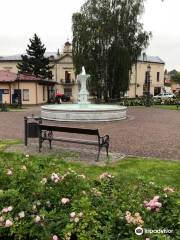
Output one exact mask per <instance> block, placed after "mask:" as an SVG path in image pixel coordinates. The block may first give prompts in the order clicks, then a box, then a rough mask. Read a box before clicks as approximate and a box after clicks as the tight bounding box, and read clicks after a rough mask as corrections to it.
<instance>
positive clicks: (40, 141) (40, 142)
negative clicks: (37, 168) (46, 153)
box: [39, 137, 42, 152]
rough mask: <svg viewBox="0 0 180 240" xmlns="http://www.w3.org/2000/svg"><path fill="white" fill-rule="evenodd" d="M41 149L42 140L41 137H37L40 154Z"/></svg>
mask: <svg viewBox="0 0 180 240" xmlns="http://www.w3.org/2000/svg"><path fill="white" fill-rule="evenodd" d="M41 148H42V139H41V137H39V152H41Z"/></svg>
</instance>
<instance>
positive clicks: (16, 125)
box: [0, 107, 180, 160]
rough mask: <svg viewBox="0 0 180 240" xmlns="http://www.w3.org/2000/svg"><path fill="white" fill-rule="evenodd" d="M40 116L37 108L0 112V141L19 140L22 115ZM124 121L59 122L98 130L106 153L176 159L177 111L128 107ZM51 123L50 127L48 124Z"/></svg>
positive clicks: (179, 138) (179, 147) (179, 154)
mask: <svg viewBox="0 0 180 240" xmlns="http://www.w3.org/2000/svg"><path fill="white" fill-rule="evenodd" d="M30 114H37V115H39V114H40V107H33V108H28V109H26V110H24V111H22V112H7V113H1V112H0V139H23V134H24V122H23V121H24V116H27V115H30ZM128 116H129V118H128V120H123V121H118V122H106V123H82V124H80V123H63V124H62V123H60V124H61V125H68V126H81V127H93V128H99V129H100V132H101V133H102V134H109V135H110V151H111V152H118V153H123V154H126V155H136V156H149V157H158V158H162V159H178V160H179V159H180V111H176V110H174V111H173V110H164V109H158V108H153V107H152V108H145V107H130V108H129V109H128ZM51 124H54V123H53V122H51Z"/></svg>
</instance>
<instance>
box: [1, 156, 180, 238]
mask: <svg viewBox="0 0 180 240" xmlns="http://www.w3.org/2000/svg"><path fill="white" fill-rule="evenodd" d="M72 166H75V165H72ZM0 167H1V168H0V169H1V171H0V186H1V190H0V211H1V213H0V226H1V227H0V239H2V240H3V239H4V240H5V239H6V240H7V239H12V240H13V239H33V240H35V239H42V240H46V239H47V240H50V239H53V240H58V239H64V240H68V239H69V240H70V239H71V240H74V239H80V240H90V239H92V240H93V239H103V240H104V239H106V240H110V239H123V240H125V239H179V237H180V232H179V231H178V229H179V209H180V202H179V193H178V191H177V189H175V188H174V187H171V186H162V185H158V184H157V183H155V182H150V181H148V180H147V179H145V178H143V177H136V178H133V179H132V181H131V182H129V184H128V181H129V180H128V181H124V178H122V177H121V174H118V172H114V174H113V173H111V171H110V172H109V171H108V169H106V170H105V169H103V168H102V170H100V172H98V174H97V172H96V167H95V166H93V168H94V170H95V173H96V174H95V175H96V176H94V177H93V178H92V177H90V175H88V174H87V171H84V169H85V168H84V167H83V165H77V168H76V170H73V169H71V168H69V165H68V164H67V163H65V162H63V161H62V160H61V159H60V158H59V157H56V156H54V157H38V158H37V157H33V156H32V157H29V156H21V155H16V154H14V155H13V154H5V153H4V154H1V155H0ZM92 170H93V169H92V168H90V169H89V171H92ZM98 171H99V170H98ZM84 172H85V173H84ZM138 226H139V227H143V228H148V229H167V228H168V229H172V230H173V232H172V233H171V234H159V235H158V234H144V235H143V236H137V235H136V234H135V232H134V231H135V228H136V227H138Z"/></svg>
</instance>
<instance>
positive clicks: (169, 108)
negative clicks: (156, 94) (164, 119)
mask: <svg viewBox="0 0 180 240" xmlns="http://www.w3.org/2000/svg"><path fill="white" fill-rule="evenodd" d="M154 107H156V108H161V109H167V110H177V107H176V105H154Z"/></svg>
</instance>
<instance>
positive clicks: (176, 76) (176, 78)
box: [171, 71, 180, 84]
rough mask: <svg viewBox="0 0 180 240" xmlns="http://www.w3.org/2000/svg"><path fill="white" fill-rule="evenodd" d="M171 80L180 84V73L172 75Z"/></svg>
mask: <svg viewBox="0 0 180 240" xmlns="http://www.w3.org/2000/svg"><path fill="white" fill-rule="evenodd" d="M171 79H172V80H173V82H175V83H178V84H180V72H177V71H176V72H175V73H174V74H171Z"/></svg>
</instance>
